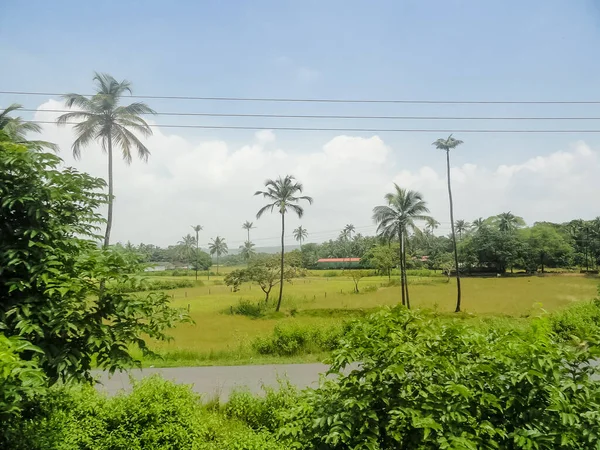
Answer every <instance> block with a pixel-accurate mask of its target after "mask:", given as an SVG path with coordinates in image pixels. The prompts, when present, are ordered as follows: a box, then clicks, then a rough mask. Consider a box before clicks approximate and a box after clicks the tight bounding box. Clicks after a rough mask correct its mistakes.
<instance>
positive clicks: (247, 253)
mask: <svg viewBox="0 0 600 450" xmlns="http://www.w3.org/2000/svg"><path fill="white" fill-rule="evenodd" d="M239 248H240V255H241V256H242V258H244V259H245V260H246V262H247V263H250V259H251V258H252V257H253V256H254V255H256V251H255V250H254V244H253V243H252V242H250V241H246V242H244V245H240V247H239Z"/></svg>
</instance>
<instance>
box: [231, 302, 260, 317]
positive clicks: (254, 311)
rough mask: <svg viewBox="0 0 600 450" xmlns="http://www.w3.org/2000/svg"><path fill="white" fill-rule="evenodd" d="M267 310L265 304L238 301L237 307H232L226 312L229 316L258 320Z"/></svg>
mask: <svg viewBox="0 0 600 450" xmlns="http://www.w3.org/2000/svg"><path fill="white" fill-rule="evenodd" d="M268 310H269V306H268V305H267V304H266V303H265V302H252V301H250V300H240V301H239V302H238V304H237V305H234V306H232V307H231V308H230V309H229V310H228V311H227V312H229V313H230V314H236V315H240V316H246V317H252V318H254V319H258V318H259V317H263V316H264V315H265V314H266V313H267V311H268Z"/></svg>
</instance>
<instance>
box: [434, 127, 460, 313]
mask: <svg viewBox="0 0 600 450" xmlns="http://www.w3.org/2000/svg"><path fill="white" fill-rule="evenodd" d="M462 143H463V141H461V140H458V139H454V138H453V137H452V135H450V136H448V138H447V139H438V140H437V141H435V142H434V143H433V144H432V145H435V148H437V149H438V150H444V151H445V152H446V172H447V174H448V201H449V203H450V227H451V230H452V247H453V249H454V269H455V270H456V308H455V310H454V312H460V301H461V295H460V273H459V270H458V249H457V247H456V231H455V230H454V205H453V202H452V186H451V183H450V150H453V149H455V148H456V147H458V146H459V145H460V144H462Z"/></svg>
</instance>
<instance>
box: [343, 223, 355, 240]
mask: <svg viewBox="0 0 600 450" xmlns="http://www.w3.org/2000/svg"><path fill="white" fill-rule="evenodd" d="M355 231H356V228H355V227H354V225H352V224H351V223H349V224H348V225H346V226H345V227H344V233H345V234H346V236H348V239H352V233H355Z"/></svg>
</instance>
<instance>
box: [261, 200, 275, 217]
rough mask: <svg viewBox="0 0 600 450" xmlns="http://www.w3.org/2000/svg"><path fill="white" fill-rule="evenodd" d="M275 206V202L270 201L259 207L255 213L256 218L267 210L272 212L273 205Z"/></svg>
mask: <svg viewBox="0 0 600 450" xmlns="http://www.w3.org/2000/svg"><path fill="white" fill-rule="evenodd" d="M276 206H277V203H270V204H268V205H265V206H263V207H262V208H260V209H259V210H258V212H257V213H256V218H257V219H260V218H261V217H262V215H263V214H264V213H265V212H267V211H271V212H273V210H274V209H275V207H276Z"/></svg>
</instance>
